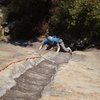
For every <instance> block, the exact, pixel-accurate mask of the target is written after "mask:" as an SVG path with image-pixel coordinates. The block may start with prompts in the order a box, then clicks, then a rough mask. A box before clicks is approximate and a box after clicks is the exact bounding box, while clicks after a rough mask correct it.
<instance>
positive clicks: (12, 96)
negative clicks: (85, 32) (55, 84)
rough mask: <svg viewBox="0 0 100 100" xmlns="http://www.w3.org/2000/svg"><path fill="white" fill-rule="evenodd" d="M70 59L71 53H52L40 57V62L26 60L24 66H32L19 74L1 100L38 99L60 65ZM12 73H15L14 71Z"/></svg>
mask: <svg viewBox="0 0 100 100" xmlns="http://www.w3.org/2000/svg"><path fill="white" fill-rule="evenodd" d="M43 59H44V60H43ZM69 59H70V55H69V54H67V53H59V54H58V55H55V56H54V54H53V53H50V55H49V57H45V58H42V60H41V59H40V62H39V63H38V64H33V63H34V62H32V61H31V62H30V61H29V63H25V62H24V66H31V67H30V68H29V69H28V70H26V71H25V72H24V73H23V74H22V75H21V76H20V75H19V76H17V77H18V78H16V79H15V80H14V81H15V83H16V84H15V85H14V86H13V87H12V88H9V90H7V91H6V93H5V94H4V95H3V96H1V97H0V100H38V99H39V98H41V93H42V91H43V89H44V87H45V86H47V85H48V84H49V82H51V80H52V79H53V76H54V75H55V73H56V70H57V68H58V67H59V65H60V64H62V63H67V62H68V61H69ZM17 66H18V65H17ZM17 66H16V67H17ZM20 70H23V69H20ZM12 73H13V74H14V72H12ZM6 81H7V80H6ZM8 84H9V82H8ZM1 89H3V88H1ZM0 91H1V90H0Z"/></svg>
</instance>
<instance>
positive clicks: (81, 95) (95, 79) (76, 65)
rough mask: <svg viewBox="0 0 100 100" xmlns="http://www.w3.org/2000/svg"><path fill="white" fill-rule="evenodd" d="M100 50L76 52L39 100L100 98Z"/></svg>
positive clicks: (89, 99)
mask: <svg viewBox="0 0 100 100" xmlns="http://www.w3.org/2000/svg"><path fill="white" fill-rule="evenodd" d="M99 59H100V51H99V50H92V51H87V52H78V51H77V52H75V54H74V55H73V58H72V60H70V61H69V63H68V64H62V65H61V66H60V68H59V69H58V71H57V73H56V75H55V77H54V80H53V81H52V82H51V83H50V84H49V85H48V86H46V87H45V89H44V91H43V93H42V98H41V99H39V100H100V60H99Z"/></svg>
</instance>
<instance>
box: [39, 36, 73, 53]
mask: <svg viewBox="0 0 100 100" xmlns="http://www.w3.org/2000/svg"><path fill="white" fill-rule="evenodd" d="M44 45H48V47H47V49H50V48H52V47H55V46H57V53H58V52H59V51H60V49H61V48H62V49H63V50H64V51H65V52H69V53H70V54H71V55H72V50H71V49H70V47H67V48H66V47H65V45H64V42H63V40H62V39H60V38H58V37H56V36H46V39H45V40H44V41H43V42H42V44H41V46H40V47H39V50H41V49H42V48H43V46H44Z"/></svg>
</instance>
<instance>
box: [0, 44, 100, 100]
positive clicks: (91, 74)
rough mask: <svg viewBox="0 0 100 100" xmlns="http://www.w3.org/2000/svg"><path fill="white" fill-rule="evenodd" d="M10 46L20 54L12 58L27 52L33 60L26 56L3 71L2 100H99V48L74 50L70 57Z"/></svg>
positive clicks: (0, 99)
mask: <svg viewBox="0 0 100 100" xmlns="http://www.w3.org/2000/svg"><path fill="white" fill-rule="evenodd" d="M3 46H4V45H3ZM15 48H16V49H15ZM4 49H5V48H4ZM10 49H12V51H13V50H15V52H16V54H17V55H16V56H15V57H13V56H14V55H15V53H13V52H12V54H13V56H11V57H10V58H11V59H10V60H13V59H12V58H14V59H15V58H17V61H18V59H19V58H21V59H22V57H21V56H24V58H25V57H26V56H27V55H28V57H30V56H31V57H34V59H33V58H32V59H27V60H25V59H23V60H21V61H20V62H16V63H13V64H11V65H10V66H9V67H8V68H6V69H5V70H3V71H1V72H0V100H100V60H99V59H100V50H95V49H92V50H87V51H82V52H81V51H75V52H73V55H72V57H71V56H70V54H68V53H63V52H60V53H59V54H56V53H55V52H53V51H45V50H43V51H38V50H37V49H36V50H35V49H34V50H33V49H32V48H22V47H18V46H17V47H14V48H9V45H8V49H7V50H6V51H10ZM0 50H1V51H3V52H4V50H3V49H2V48H1V49H0ZM18 50H19V51H21V50H22V51H21V52H20V53H19V52H18ZM6 51H5V52H6ZM1 54H2V57H3V58H6V57H7V58H9V55H8V56H7V55H4V54H3V53H1ZM7 54H8V53H7ZM37 56H39V57H38V58H35V57H37ZM7 62H8V61H7Z"/></svg>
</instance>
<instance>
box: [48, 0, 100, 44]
mask: <svg viewBox="0 0 100 100" xmlns="http://www.w3.org/2000/svg"><path fill="white" fill-rule="evenodd" d="M54 9H55V10H53V12H52V17H51V19H50V21H49V25H50V31H51V33H53V34H61V35H62V36H63V38H64V40H65V41H67V42H69V43H72V42H74V41H75V42H77V41H79V40H84V39H85V40H86V41H87V42H89V41H90V40H91V39H93V37H100V1H99V0H71V1H70V0H68V1H66V0H60V1H59V2H58V3H56V4H54Z"/></svg>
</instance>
